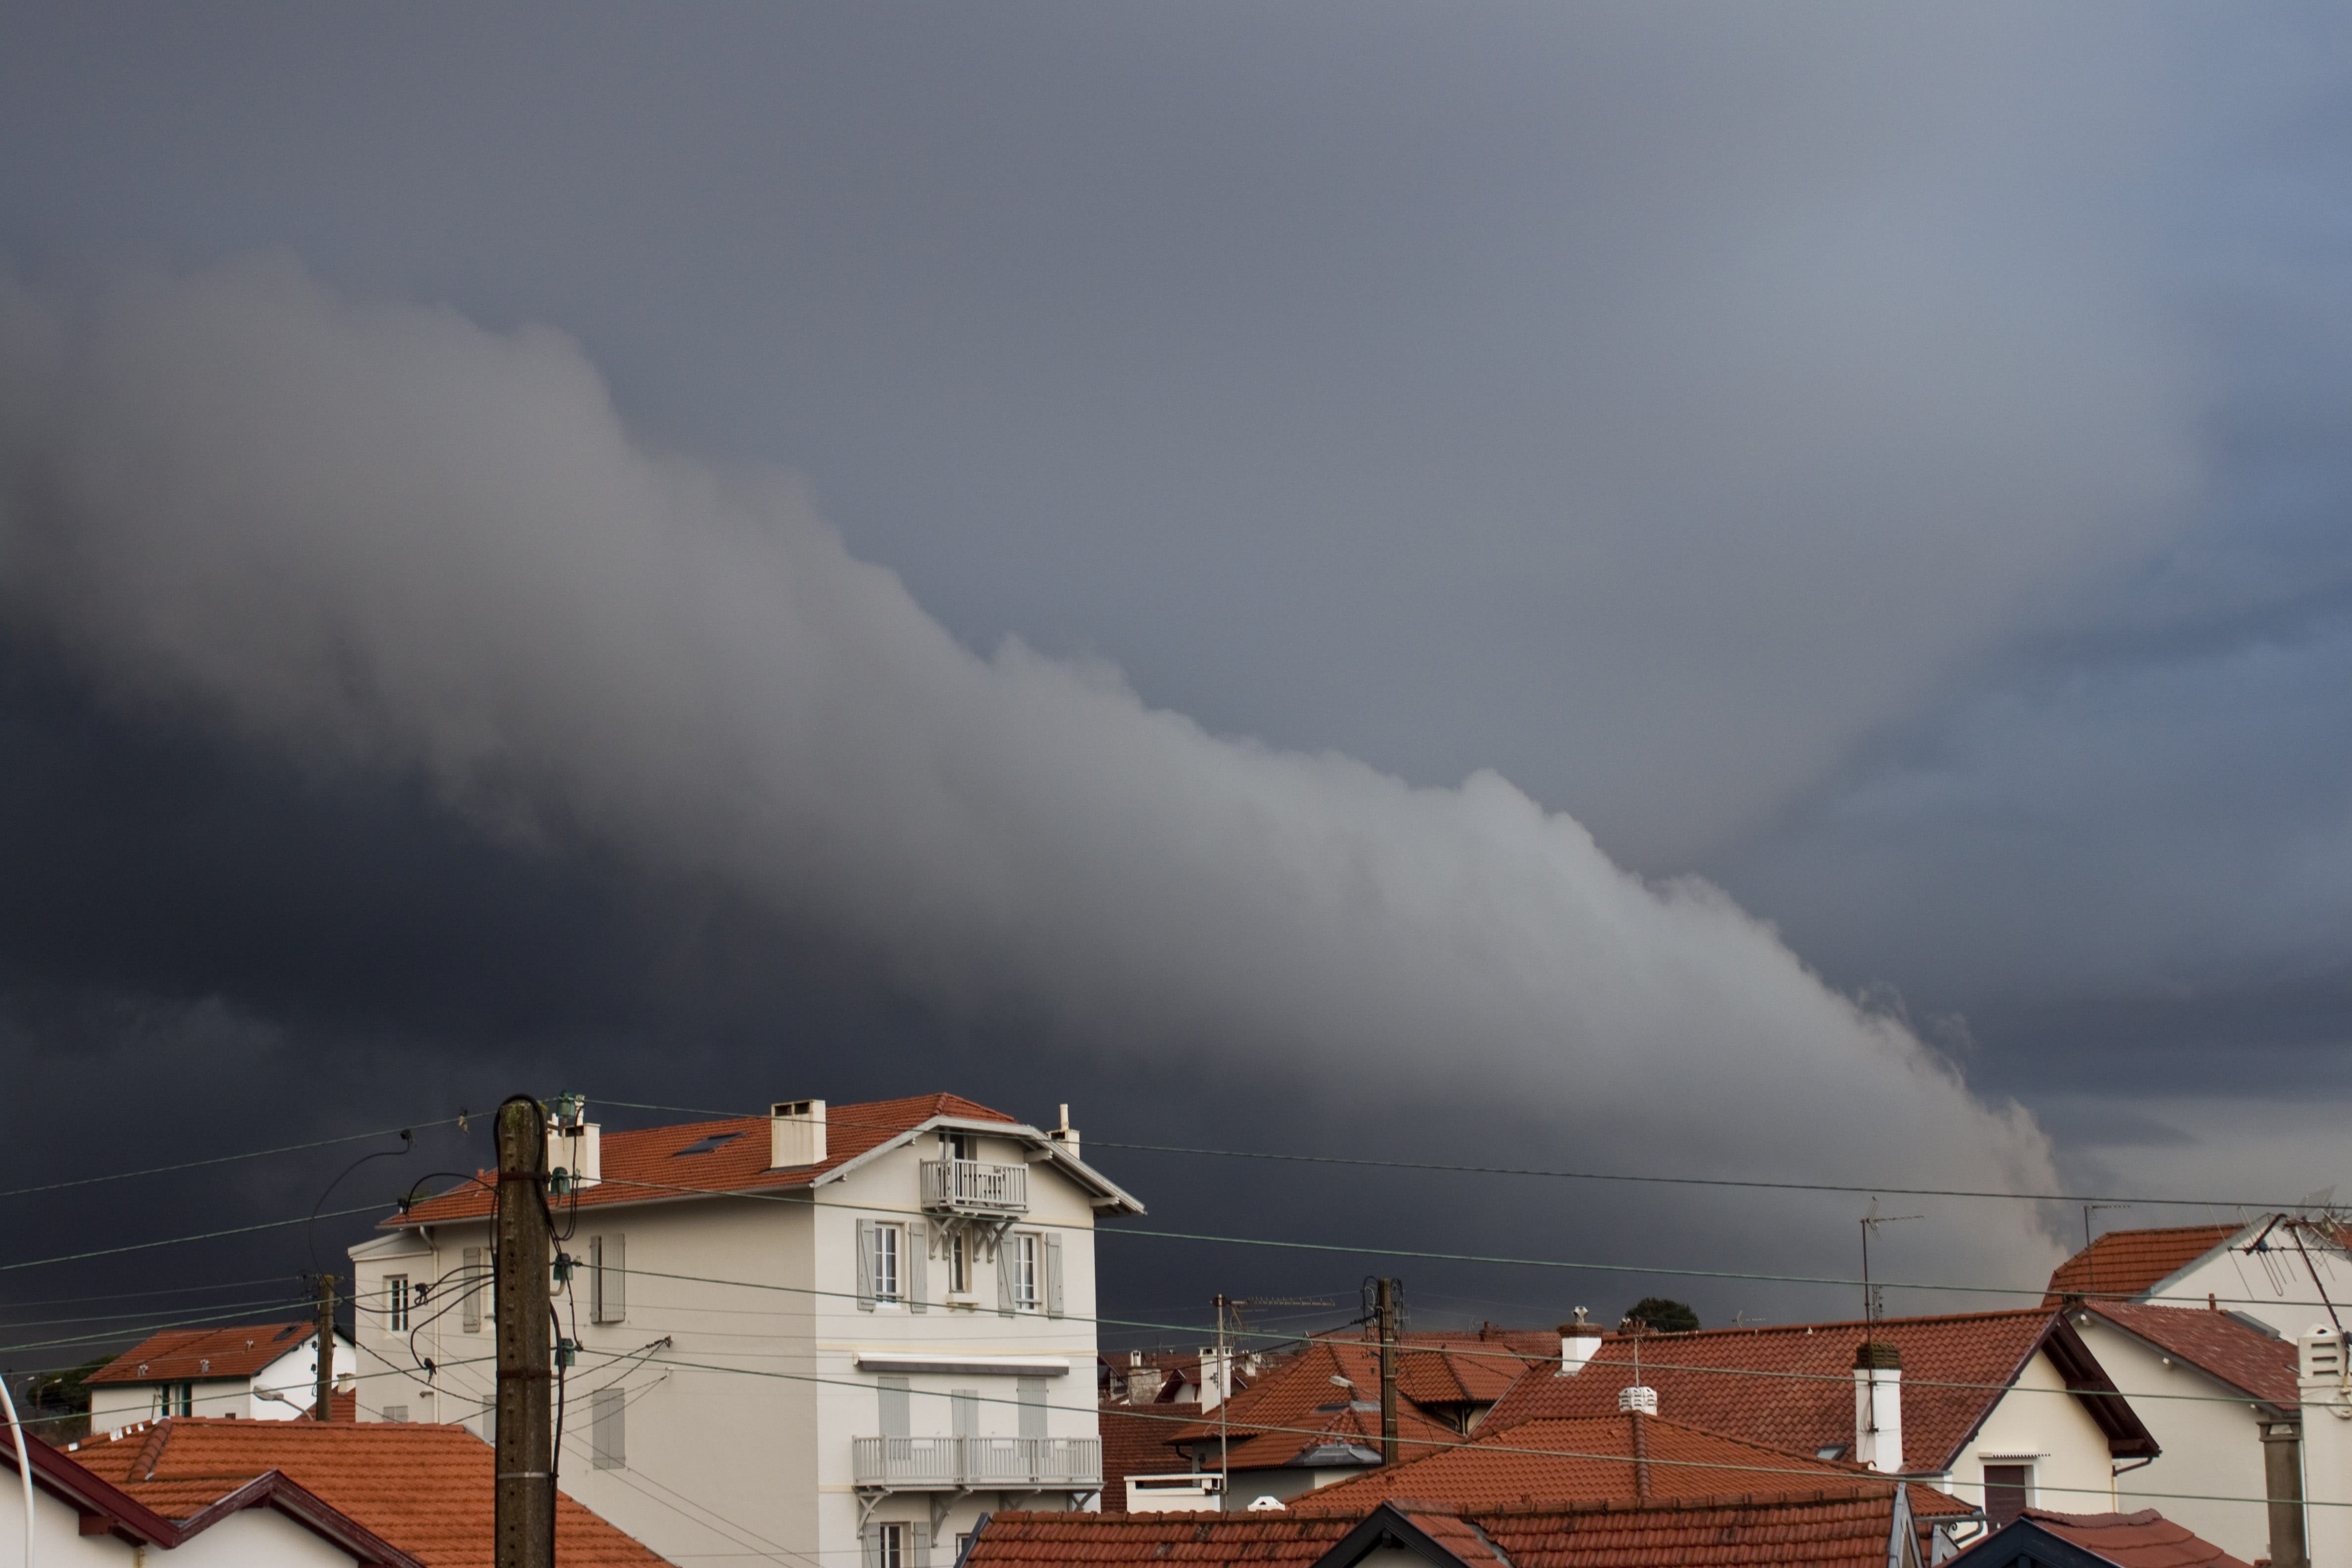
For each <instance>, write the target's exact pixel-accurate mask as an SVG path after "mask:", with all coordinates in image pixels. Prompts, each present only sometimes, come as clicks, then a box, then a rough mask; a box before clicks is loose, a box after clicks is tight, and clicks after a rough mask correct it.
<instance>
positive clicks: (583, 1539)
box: [72, 1416, 663, 1568]
mask: <svg viewBox="0 0 2352 1568" xmlns="http://www.w3.org/2000/svg"><path fill="white" fill-rule="evenodd" d="M72 1457H73V1458H75V1459H76V1460H78V1461H79V1463H80V1464H81V1465H82V1467H83V1468H86V1469H88V1470H89V1471H90V1472H91V1473H92V1474H95V1475H97V1476H98V1477H99V1478H100V1479H103V1480H106V1481H109V1482H110V1483H112V1484H113V1485H115V1486H117V1487H120V1488H121V1489H122V1490H124V1491H125V1492H128V1493H129V1494H130V1495H131V1497H133V1498H135V1499H137V1500H139V1501H140V1502H141V1503H143V1504H145V1505H146V1506H147V1507H148V1508H150V1509H152V1510H154V1511H155V1512H157V1513H159V1514H162V1515H163V1516H164V1517H165V1518H167V1519H175V1520H177V1519H185V1518H188V1517H190V1516H191V1515H194V1514H196V1513H198V1512H200V1511H201V1510H204V1509H205V1508H207V1507H209V1506H211V1505H212V1504H213V1503H215V1502H216V1501H218V1500H220V1499H221V1498H222V1497H224V1496H226V1495H227V1494H229V1493H231V1492H233V1491H235V1490H236V1489H238V1488H239V1487H242V1486H245V1485H247V1484H248V1483H249V1482H251V1481H253V1480H254V1479H256V1478H257V1477H261V1476H265V1475H268V1474H269V1473H270V1472H271V1471H276V1472H278V1473H279V1474H281V1475H284V1476H285V1477H287V1478H288V1479H290V1480H292V1481H293V1482H295V1483H296V1484H297V1485H299V1487H301V1488H302V1489H304V1490H305V1491H307V1492H309V1493H310V1494H311V1495H312V1496H315V1497H317V1498H319V1499H320V1500H323V1501H324V1502H326V1503H327V1504H328V1505H329V1506H330V1507H331V1508H333V1509H335V1510H338V1511H339V1512H340V1513H341V1514H343V1515H345V1516H347V1517H348V1518H350V1519H352V1520H355V1521H358V1522H359V1523H360V1524H361V1525H362V1526H364V1527H365V1528H366V1529H368V1530H370V1531H373V1532H374V1533H375V1534H377V1535H379V1536H381V1537H383V1539H384V1540H385V1541H387V1542H391V1543H392V1544H393V1545H394V1546H395V1547H398V1548H399V1549H400V1550H401V1551H403V1552H407V1553H408V1554H409V1555H410V1556H412V1557H414V1558H415V1559H416V1560H417V1561H418V1562H419V1563H424V1564H425V1565H426V1568H492V1563H493V1558H494V1555H495V1554H494V1552H493V1550H492V1542H491V1539H490V1527H491V1519H492V1479H491V1471H492V1462H493V1461H492V1455H491V1450H490V1447H489V1445H488V1444H487V1443H485V1442H483V1441H482V1440H481V1439H480V1438H478V1437H477V1436H474V1435H473V1434H472V1433H471V1432H468V1431H467V1430H466V1429H465V1428H464V1427H463V1426H425V1425H422V1424H409V1423H394V1422H384V1421H362V1422H356V1423H351V1424H345V1423H341V1422H334V1421H324V1422H321V1421H250V1420H242V1419H231V1418H226V1417H211V1416H195V1417H190V1416H175V1417H172V1418H169V1419H166V1420H163V1421H158V1422H154V1423H152V1425H149V1426H141V1427H134V1428H132V1429H131V1430H130V1431H128V1432H126V1433H125V1434H124V1435H123V1436H121V1437H117V1438H100V1439H97V1440H95V1441H92V1442H87V1443H83V1444H80V1445H79V1446H78V1447H76V1448H75V1449H74V1450H73V1456H72ZM555 1541H556V1552H557V1555H558V1557H559V1558H560V1560H561V1561H562V1563H563V1564H564V1568H662V1563H663V1560H662V1559H661V1558H659V1557H656V1556H655V1555H654V1554H653V1553H652V1552H648V1551H647V1550H646V1548H645V1547H643V1546H641V1545H639V1544H638V1543H637V1542H635V1541H634V1540H632V1539H631V1538H629V1537H628V1536H626V1535H624V1534H623V1533H621V1531H618V1530H616V1529H614V1527H613V1526H612V1525H610V1524H607V1523H605V1522H604V1521H603V1520H602V1519H599V1518H598V1517H597V1516H596V1515H594V1514H593V1513H591V1512H589V1511H588V1510H586V1509H584V1508H583V1507H582V1506H581V1505H580V1504H578V1503H576V1502H574V1501H572V1499H570V1498H568V1497H565V1498H562V1499H560V1500H559V1502H558V1505H557V1510H556V1521H555Z"/></svg>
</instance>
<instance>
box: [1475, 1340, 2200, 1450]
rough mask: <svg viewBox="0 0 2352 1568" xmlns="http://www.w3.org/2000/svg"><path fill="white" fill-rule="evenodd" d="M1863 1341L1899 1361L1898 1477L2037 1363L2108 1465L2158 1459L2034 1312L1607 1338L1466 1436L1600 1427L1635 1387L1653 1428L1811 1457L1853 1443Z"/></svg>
mask: <svg viewBox="0 0 2352 1568" xmlns="http://www.w3.org/2000/svg"><path fill="white" fill-rule="evenodd" d="M1865 1340H1870V1341H1875V1342H1882V1343H1886V1344H1892V1345H1894V1346H1895V1347H1896V1348H1897V1349H1898V1350H1899V1351H1901V1352H1902V1356H1903V1454H1904V1465H1905V1468H1906V1470H1908V1471H1910V1472H1911V1473H1914V1474H1920V1475H1932V1474H1935V1473H1937V1472H1939V1471H1941V1470H1944V1469H1947V1468H1949V1467H1950V1465H1951V1463H1952V1461H1953V1459H1954V1458H1957V1457H1958V1454H1959V1452H1960V1450H1961V1448H1963V1447H1965V1446H1966V1445H1967V1443H1968V1441H1969V1438H1970V1437H1971V1436H1974V1435H1975V1433H1976V1431H1977V1428H1978V1427H1979V1426H1982V1425H1983V1424H1984V1420H1985V1417H1986V1416H1988V1415H1990V1414H1991V1413H1992V1408H1993V1406H1994V1405H1997V1404H1999V1403H2000V1398H2001V1396H2002V1395H2003V1394H2005V1393H2007V1392H2008V1390H2009V1388H2010V1385H2011V1384H2013V1383H2014V1382H2015V1381H2016V1380H2017V1377H2018V1375H2019V1373H2021V1372H2023V1371H2024V1370H2025V1366H2026V1363H2028V1362H2030V1361H2031V1360H2032V1357H2033V1356H2034V1354H2035V1353H2036V1352H2044V1351H2046V1352H2048V1353H2049V1355H2050V1358H2051V1361H2052V1363H2053V1364H2054V1365H2055V1366H2056V1367H2057V1369H2058V1371H2059V1373H2060V1375H2061V1376H2062V1377H2063V1378H2064V1379H2065V1380H2066V1383H2067V1385H2068V1386H2069V1387H2070V1388H2073V1389H2074V1390H2075V1391H2076V1393H2077V1396H2078V1397H2079V1398H2081V1400H2082V1403H2083V1406H2084V1410H2085V1412H2086V1413H2087V1414H2088V1415H2090V1416H2091V1418H2092V1419H2093V1420H2094V1421H2096V1422H2097V1423H2098V1424H2099V1426H2100V1428H2101V1429H2102V1430H2103V1431H2105V1433H2106V1434H2107V1444H2108V1449H2109V1451H2110V1452H2111V1453H2112V1454H2115V1455H2116V1456H2119V1457H2120V1456H2126V1455H2128V1456H2133V1457H2137V1456H2140V1455H2144V1454H2153V1453H2155V1452H2156V1451H2157V1447H2156V1442H2155V1439H2154V1438H2152V1437H2151V1436H2149V1435H2148V1433H2147V1428H2146V1427H2145V1426H2142V1425H2141V1424H2140V1421H2139V1418H2138V1417H2137V1415H2133V1414H2132V1411H2131V1407H2130V1406H2129V1405H2126V1404H2125V1403H2124V1401H2123V1399H2122V1397H2121V1396H2120V1395H2119V1394H2116V1390H2115V1384H2113V1382H2111V1381H2110V1380H2109V1379H2108V1378H2107V1375H2106V1373H2105V1371H2104V1370H2103V1369H2101V1367H2100V1366H2099V1364H2098V1362H2097V1359H2096V1358H2095V1357H2094V1356H2093V1355H2092V1354H2091V1352H2090V1351H2089V1349H2088V1348H2087V1347H2085V1346H2084V1343H2083V1342H2082V1337H2081V1336H2080V1335H2078V1334H2077V1333H2075V1332H2074V1328H2073V1326H2072V1325H2071V1324H2069V1323H2067V1321H2065V1318H2064V1315H2063V1313H2060V1312H2057V1311H2055V1310H2042V1309H2032V1310H2024V1311H2009V1312H1965V1313H1958V1314H1954V1315H1949V1316H1944V1317H1933V1318H1889V1319H1885V1320H1882V1321H1878V1322H1874V1323H1865V1322H1862V1321H1847V1322H1836V1323H1791V1324H1787V1325H1780V1326H1775V1327H1771V1328H1759V1329H1708V1330H1702V1331H1697V1332H1695V1333H1687V1334H1647V1335H1643V1336H1641V1338H1640V1340H1639V1341H1638V1343H1637V1342H1636V1341H1635V1340H1633V1338H1631V1337H1629V1336H1622V1335H1617V1334H1612V1335H1610V1336H1608V1337H1607V1338H1606V1339H1604V1340H1603V1341H1602V1342H1601V1348H1600V1350H1599V1351H1598V1352H1595V1354H1594V1357H1593V1359H1592V1361H1591V1363H1589V1364H1587V1365H1586V1366H1585V1368H1584V1369H1583V1370H1582V1371H1581V1372H1580V1373H1576V1374H1575V1375H1573V1376H1568V1377H1563V1376H1560V1375H1558V1371H1557V1367H1556V1366H1538V1367H1536V1368H1534V1369H1532V1370H1530V1371H1529V1372H1528V1373H1527V1374H1526V1375H1525V1376H1523V1377H1521V1378H1520V1379H1519V1381H1518V1382H1517V1384H1515V1385H1514V1386H1513V1387H1512V1389H1511V1392H1510V1393H1509V1394H1507V1395H1506V1396H1505V1398H1504V1399H1503V1402H1502V1403H1501V1404H1499V1405H1496V1407H1495V1409H1494V1411H1493V1413H1492V1414H1490V1415H1488V1416H1487V1417H1486V1424H1485V1425H1484V1426H1481V1427H1480V1428H1479V1431H1478V1435H1479V1436H1480V1437H1481V1438H1482V1439H1484V1438H1486V1437H1488V1436H1493V1435H1495V1434H1498V1433H1500V1432H1502V1431H1504V1430H1506V1429H1507V1428H1508V1427H1510V1426H1514V1425H1517V1423H1520V1422H1523V1421H1529V1420H1535V1419H1538V1418H1543V1417H1566V1416H1580V1415H1604V1414H1612V1413H1613V1412H1614V1411H1615V1410H1616V1407H1617V1393H1618V1390H1620V1389H1622V1388H1625V1387H1628V1386H1630V1385H1631V1384H1633V1383H1635V1382H1636V1381H1639V1382H1641V1383H1643V1384H1647V1385H1648V1386H1650V1387H1652V1388H1654V1389H1656V1390H1657V1391H1658V1414H1659V1415H1662V1416H1664V1417H1665V1418H1667V1419H1668V1420H1672V1421H1679V1422H1684V1423H1686V1424H1688V1425H1690V1426H1698V1427H1702V1428H1704V1429H1706V1430H1707V1431H1710V1432H1721V1433H1725V1434H1727V1435H1731V1436H1739V1437H1744V1438H1747V1439H1748V1440H1749V1441H1751V1442H1758V1443H1763V1444H1765V1445H1767V1446H1769V1447H1775V1448H1780V1449H1784V1450H1786V1451H1788V1452H1790V1453H1797V1454H1811V1453H1816V1452H1818V1451H1819V1450H1821V1449H1822V1448H1827V1447H1832V1446H1843V1445H1846V1444H1851V1443H1852V1442H1853V1362H1854V1352H1856V1351H1857V1350H1858V1349H1859V1348H1860V1347H1861V1345H1862V1343H1863V1342H1864V1341H1865ZM1637 1360H1638V1366H1639V1373H1638V1378H1637V1375H1636V1372H1635V1367H1636V1364H1637Z"/></svg>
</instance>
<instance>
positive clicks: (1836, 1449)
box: [1813, 1443, 1853, 1459]
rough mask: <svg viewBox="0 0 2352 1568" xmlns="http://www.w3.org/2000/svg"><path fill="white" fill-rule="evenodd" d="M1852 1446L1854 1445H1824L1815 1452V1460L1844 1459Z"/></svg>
mask: <svg viewBox="0 0 2352 1568" xmlns="http://www.w3.org/2000/svg"><path fill="white" fill-rule="evenodd" d="M1852 1446H1853V1445H1851V1444H1847V1443H1824V1444H1822V1446H1821V1447H1818V1448H1816V1449H1814V1450H1813V1458H1816V1459H1843V1458H1845V1451H1846V1449H1847V1448H1849V1447H1852Z"/></svg>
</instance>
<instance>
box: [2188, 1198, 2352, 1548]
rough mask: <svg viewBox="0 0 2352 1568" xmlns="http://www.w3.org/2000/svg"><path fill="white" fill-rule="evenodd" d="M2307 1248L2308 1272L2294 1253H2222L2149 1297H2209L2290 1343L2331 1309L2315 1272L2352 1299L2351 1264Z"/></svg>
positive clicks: (2332, 1290) (2337, 1294)
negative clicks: (2317, 1283) (2266, 1327)
mask: <svg viewBox="0 0 2352 1568" xmlns="http://www.w3.org/2000/svg"><path fill="white" fill-rule="evenodd" d="M2252 1234H2253V1231H2252V1227H2249V1228H2248V1230H2247V1231H2245V1232H2243V1233H2241V1234H2240V1235H2239V1236H2237V1237H2232V1238H2231V1244H2232V1245H2233V1246H2242V1245H2244V1243H2245V1242H2246V1240H2247V1239H2248V1237H2251V1236H2252ZM2305 1245H2306V1247H2308V1248H2309V1254H2310V1266H2309V1267H2308V1268H2306V1267H2305V1263H2304V1257H2303V1255H2302V1254H2300V1253H2297V1252H2295V1251H2294V1250H2293V1249H2292V1248H2289V1249H2288V1250H2285V1251H2282V1252H2272V1253H2266V1254H2263V1255H2262V1256H2260V1257H2252V1256H2249V1255H2247V1254H2246V1253H2242V1252H2233V1251H2231V1250H2229V1248H2227V1247H2224V1248H2223V1249H2222V1250H2221V1251H2220V1252H2219V1253H2217V1254H2215V1255H2214V1256H2213V1257H2210V1258H2205V1259H2204V1260H2202V1261H2201V1262H2198V1263H2192V1264H2190V1265H2189V1267H2188V1268H2184V1269H2182V1270H2181V1271H2180V1272H2179V1273H2178V1274H2175V1275H2173V1276H2172V1277H2171V1278H2170V1279H2164V1280H2159V1281H2158V1283H2157V1286H2156V1289H2153V1290H2151V1291H2150V1292H2148V1296H2149V1297H2151V1298H2155V1299H2158V1300H2161V1301H2163V1302H2164V1303H2165V1304H2167V1305H2170V1306H2176V1307H2201V1306H2203V1305H2205V1300H2206V1298H2207V1297H2208V1296H2210V1297H2211V1298H2213V1300H2214V1303H2215V1304H2216V1305H2217V1306H2220V1307H2222V1308H2224V1309H2226V1310H2234V1311H2240V1312H2243V1313H2244V1314H2245V1315H2246V1316H2248V1317H2250V1318H2252V1319H2254V1320H2255V1321H2258V1322H2262V1323H2265V1324H2268V1325H2269V1327H2270V1329H2271V1331H2273V1333H2275V1334H2277V1335H2279V1336H2280V1337H2281V1338H2282V1339H2289V1340H2291V1339H2294V1337H2295V1336H2296V1335H2298V1334H2300V1333H2302V1332H2303V1331H2305V1330H2306V1329H2309V1328H2310V1327H2312V1326H2313V1325H2314V1324H2315V1323H2325V1322H2326V1321H2328V1318H2327V1304H2326V1302H2325V1301H2322V1300H2320V1297H2319V1290H2318V1289H2317V1288H2316V1287H2315V1286H2314V1285H2313V1284H2312V1279H2311V1277H2312V1275H2313V1274H2314V1273H2317V1274H2318V1276H2319V1279H2320V1281H2321V1283H2323V1284H2325V1285H2326V1288H2327V1294H2328V1296H2329V1297H2331V1298H2332V1299H2334V1300H2336V1301H2337V1302H2338V1303H2341V1302H2343V1301H2344V1300H2346V1299H2347V1297H2352V1258H2346V1256H2345V1255H2344V1254H2343V1253H2342V1252H2341V1251H2339V1250H2337V1249H2336V1248H2334V1247H2322V1246H2319V1245H2318V1244H2316V1243H2315V1242H2306V1243H2305ZM2216 1544H2219V1542H2216Z"/></svg>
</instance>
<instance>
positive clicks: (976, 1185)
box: [923, 1160, 1029, 1219]
mask: <svg viewBox="0 0 2352 1568" xmlns="http://www.w3.org/2000/svg"><path fill="white" fill-rule="evenodd" d="M923 1207H924V1209H925V1210H926V1211H927V1212H929V1213H931V1214H961V1215H982V1216H986V1217H989V1218H1000V1219H1001V1218H1005V1217H1009V1216H1011V1215H1024V1214H1027V1213H1028V1212H1029V1167H1028V1166H1026V1165H998V1164H992V1163H990V1162H988V1161H986V1160H926V1161H924V1162H923Z"/></svg>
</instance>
